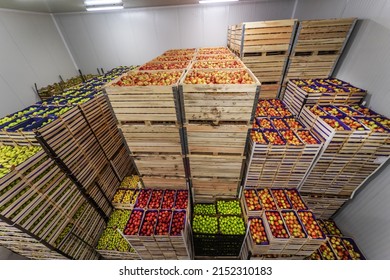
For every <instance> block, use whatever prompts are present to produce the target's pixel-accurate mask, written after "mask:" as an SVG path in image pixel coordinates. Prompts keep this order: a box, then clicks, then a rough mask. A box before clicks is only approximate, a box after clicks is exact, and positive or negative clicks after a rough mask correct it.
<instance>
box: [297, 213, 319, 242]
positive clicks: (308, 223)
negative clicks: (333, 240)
mask: <svg viewBox="0 0 390 280" xmlns="http://www.w3.org/2000/svg"><path fill="white" fill-rule="evenodd" d="M298 216H299V219H300V220H301V222H302V224H303V226H304V227H305V230H306V232H307V234H308V235H309V236H310V237H311V238H313V239H325V238H326V237H325V235H324V233H323V232H322V230H321V228H320V226H319V225H318V223H317V221H316V219H315V218H314V215H313V213H312V212H311V211H298Z"/></svg>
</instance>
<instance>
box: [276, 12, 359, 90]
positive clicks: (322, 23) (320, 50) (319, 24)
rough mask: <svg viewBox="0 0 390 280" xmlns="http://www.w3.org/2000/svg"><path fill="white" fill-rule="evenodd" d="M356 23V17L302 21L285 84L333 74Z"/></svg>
mask: <svg viewBox="0 0 390 280" xmlns="http://www.w3.org/2000/svg"><path fill="white" fill-rule="evenodd" d="M355 23H356V18H345V19H327V20H305V21H301V22H299V26H298V30H297V34H296V37H295V41H294V44H293V47H292V52H291V55H290V58H289V63H288V66H287V72H286V76H285V80H284V81H285V82H284V83H287V81H288V80H290V79H310V78H317V77H328V76H331V75H332V73H333V70H334V68H335V66H336V64H337V61H338V59H339V57H340V55H341V54H342V52H343V50H344V47H345V45H346V43H347V41H348V39H349V36H350V34H351V32H352V30H353V28H354V26H355Z"/></svg>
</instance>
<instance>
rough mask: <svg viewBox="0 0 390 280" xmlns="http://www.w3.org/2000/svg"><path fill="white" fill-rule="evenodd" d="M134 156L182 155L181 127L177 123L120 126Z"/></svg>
mask: <svg viewBox="0 0 390 280" xmlns="http://www.w3.org/2000/svg"><path fill="white" fill-rule="evenodd" d="M119 128H120V129H121V130H122V132H123V136H124V137H125V140H126V142H127V145H128V146H129V149H130V151H131V153H132V155H147V154H151V155H153V154H158V153H163V154H175V155H180V154H182V144H181V138H180V127H179V125H178V124H177V122H175V121H173V122H172V121H171V122H169V121H166V122H164V121H161V122H159V121H153V122H146V123H144V122H134V123H132V124H130V123H127V124H125V125H120V126H119Z"/></svg>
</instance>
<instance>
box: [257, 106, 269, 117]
mask: <svg viewBox="0 0 390 280" xmlns="http://www.w3.org/2000/svg"><path fill="white" fill-rule="evenodd" d="M266 116H268V114H267V112H266V110H265V108H263V107H257V108H256V117H266Z"/></svg>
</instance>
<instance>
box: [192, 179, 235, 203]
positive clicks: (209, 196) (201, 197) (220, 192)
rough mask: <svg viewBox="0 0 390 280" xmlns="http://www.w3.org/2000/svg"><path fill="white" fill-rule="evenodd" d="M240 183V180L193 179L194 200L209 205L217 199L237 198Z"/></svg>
mask: <svg viewBox="0 0 390 280" xmlns="http://www.w3.org/2000/svg"><path fill="white" fill-rule="evenodd" d="M239 181H240V179H239V178H224V177H219V178H211V177H210V178H207V177H193V178H192V179H191V180H190V184H191V189H192V193H193V200H194V202H196V203H203V202H206V203H207V202H213V201H215V199H217V198H235V197H237V188H238V185H239Z"/></svg>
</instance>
